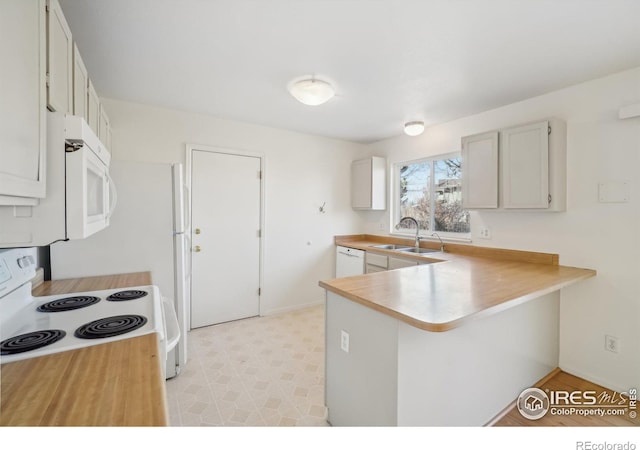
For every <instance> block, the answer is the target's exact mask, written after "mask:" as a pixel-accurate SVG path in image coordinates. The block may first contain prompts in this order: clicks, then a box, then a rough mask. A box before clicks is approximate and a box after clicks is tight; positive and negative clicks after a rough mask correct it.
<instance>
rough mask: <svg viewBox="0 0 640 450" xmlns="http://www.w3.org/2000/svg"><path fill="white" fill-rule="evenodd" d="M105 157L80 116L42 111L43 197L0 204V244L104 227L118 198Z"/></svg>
mask: <svg viewBox="0 0 640 450" xmlns="http://www.w3.org/2000/svg"><path fill="white" fill-rule="evenodd" d="M110 162H111V155H110V153H109V151H108V150H107V149H106V147H105V146H104V145H103V144H102V142H100V139H99V138H98V137H97V136H96V134H95V133H94V132H93V130H91V128H90V127H89V125H88V124H87V122H86V121H85V120H84V118H82V117H78V116H72V115H65V114H61V113H56V112H50V111H47V158H46V164H47V168H46V171H47V178H46V179H47V194H46V197H45V198H44V199H42V200H40V202H39V203H38V204H37V205H35V206H0V248H3V247H33V246H43V245H49V244H51V243H53V242H56V241H59V240H68V239H83V238H86V237H87V236H90V235H92V234H94V233H96V232H97V231H100V230H102V229H104V228H105V227H107V226H108V225H109V218H110V217H111V214H112V213H113V210H114V208H115V203H116V198H117V197H116V190H115V185H114V184H113V180H111V177H110V176H109V163H110Z"/></svg>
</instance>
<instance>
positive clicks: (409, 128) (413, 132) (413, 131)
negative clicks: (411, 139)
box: [404, 121, 424, 136]
mask: <svg viewBox="0 0 640 450" xmlns="http://www.w3.org/2000/svg"><path fill="white" fill-rule="evenodd" d="M423 131H424V122H420V121H414V122H407V123H405V124H404V132H405V133H406V134H407V135H409V136H418V135H419V134H422V132H423Z"/></svg>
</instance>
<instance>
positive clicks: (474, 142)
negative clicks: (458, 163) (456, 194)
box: [462, 131, 498, 209]
mask: <svg viewBox="0 0 640 450" xmlns="http://www.w3.org/2000/svg"><path fill="white" fill-rule="evenodd" d="M462 207H463V208H465V209H484V208H497V207H498V132H497V131H490V132H488V133H481V134H476V135H473V136H466V137H463V138H462Z"/></svg>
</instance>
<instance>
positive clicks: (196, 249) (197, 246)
mask: <svg viewBox="0 0 640 450" xmlns="http://www.w3.org/2000/svg"><path fill="white" fill-rule="evenodd" d="M200 250H201V249H200V246H199V245H196V246H195V247H193V251H194V252H196V253H198V252H199V251H200Z"/></svg>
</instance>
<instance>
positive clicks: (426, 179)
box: [395, 156, 471, 233]
mask: <svg viewBox="0 0 640 450" xmlns="http://www.w3.org/2000/svg"><path fill="white" fill-rule="evenodd" d="M460 163H461V158H460V157H459V156H454V157H450V158H442V157H440V158H432V159H423V160H420V161H413V162H408V163H400V164H396V166H395V167H396V176H397V178H396V179H397V180H398V182H399V185H398V195H397V197H396V200H397V202H396V204H397V207H396V221H397V220H400V218H401V217H405V216H410V217H413V218H415V219H416V220H417V221H418V224H419V226H420V229H421V230H425V231H439V232H448V233H469V232H470V230H471V228H470V223H469V212H468V211H465V210H464V209H462V177H461V170H460ZM412 228H414V229H415V226H414V224H413V223H412V222H411V221H405V222H403V223H402V224H400V226H399V229H401V230H402V229H405V230H409V229H412Z"/></svg>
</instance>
